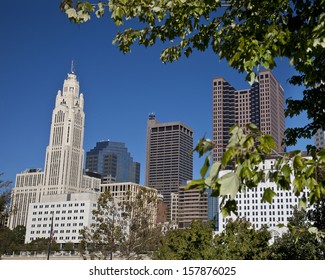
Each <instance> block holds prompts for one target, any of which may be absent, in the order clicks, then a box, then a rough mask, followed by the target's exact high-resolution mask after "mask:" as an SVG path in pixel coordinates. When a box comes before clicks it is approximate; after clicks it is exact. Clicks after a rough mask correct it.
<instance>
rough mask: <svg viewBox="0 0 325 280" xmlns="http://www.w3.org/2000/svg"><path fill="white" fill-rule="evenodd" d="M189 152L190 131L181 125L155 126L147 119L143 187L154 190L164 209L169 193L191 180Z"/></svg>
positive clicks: (163, 124) (166, 124)
mask: <svg viewBox="0 0 325 280" xmlns="http://www.w3.org/2000/svg"><path fill="white" fill-rule="evenodd" d="M192 150H193V130H192V129H191V128H189V127H188V126H186V125H184V124H182V123H181V122H169V123H159V121H158V120H156V117H155V115H154V114H150V115H149V120H148V122H147V147H146V177H145V185H146V186H148V187H152V188H155V189H157V190H158V193H159V194H162V195H163V197H164V202H165V203H166V204H167V206H168V208H170V199H171V193H177V192H178V187H179V186H180V185H181V184H182V183H184V182H186V181H187V180H191V179H192V176H193V155H192ZM168 211H170V209H169V210H168ZM167 216H168V217H170V215H169V214H167Z"/></svg>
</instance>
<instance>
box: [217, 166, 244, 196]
mask: <svg viewBox="0 0 325 280" xmlns="http://www.w3.org/2000/svg"><path fill="white" fill-rule="evenodd" d="M218 183H219V184H220V185H221V187H220V195H228V194H229V195H230V197H231V199H234V198H235V196H236V194H237V192H238V189H239V178H238V175H237V174H236V173H233V172H229V173H227V174H225V175H223V176H222V177H220V179H219V180H218Z"/></svg>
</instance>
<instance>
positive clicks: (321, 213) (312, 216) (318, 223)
mask: <svg viewBox="0 0 325 280" xmlns="http://www.w3.org/2000/svg"><path fill="white" fill-rule="evenodd" d="M307 217H308V220H309V221H311V223H312V225H313V226H314V227H317V228H318V229H319V230H325V197H322V198H321V199H320V200H319V201H318V202H317V203H315V205H314V207H313V209H310V210H308V212H307Z"/></svg>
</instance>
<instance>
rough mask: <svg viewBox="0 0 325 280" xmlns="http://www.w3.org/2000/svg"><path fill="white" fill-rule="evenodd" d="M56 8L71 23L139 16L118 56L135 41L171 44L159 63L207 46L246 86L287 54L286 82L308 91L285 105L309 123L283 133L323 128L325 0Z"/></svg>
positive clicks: (166, 1)
mask: <svg viewBox="0 0 325 280" xmlns="http://www.w3.org/2000/svg"><path fill="white" fill-rule="evenodd" d="M60 7H61V9H62V10H63V11H64V12H65V13H66V14H67V16H68V18H69V19H70V20H71V21H73V22H75V23H83V22H86V21H88V20H90V17H91V15H92V14H93V13H94V14H95V15H96V16H97V17H103V16H105V15H106V14H107V10H108V11H109V14H110V17H111V19H112V20H113V21H114V22H115V24H116V25H117V26H120V25H122V24H124V23H125V22H126V21H129V20H132V19H138V20H139V21H140V23H141V24H140V28H138V29H137V28H126V29H125V30H124V31H123V32H118V33H117V35H116V37H115V39H114V40H113V43H115V44H117V45H118V47H119V49H120V50H121V51H122V52H123V53H127V52H130V50H131V46H132V45H133V44H135V43H136V42H137V43H139V44H140V45H144V46H145V47H148V46H152V45H154V44H156V43H157V42H158V41H161V42H163V43H165V42H169V44H168V45H167V47H166V48H165V49H164V50H163V51H162V52H161V56H160V58H161V60H162V61H163V62H172V61H176V60H178V59H179V58H180V57H181V56H182V55H185V56H186V57H188V56H190V55H191V53H192V52H193V50H198V51H205V50H206V49H207V48H209V47H210V48H211V49H212V50H213V51H214V52H215V53H216V55H218V56H219V57H220V58H221V59H226V60H227V61H228V62H229V65H230V66H231V67H233V68H235V69H237V70H238V71H239V72H246V73H247V80H249V81H250V82H251V83H252V82H253V81H254V80H255V79H256V70H258V69H259V67H261V66H262V67H264V68H266V69H268V68H270V69H272V68H274V67H275V66H276V58H277V57H281V58H282V57H286V58H288V59H289V60H290V63H291V64H292V65H293V67H294V68H295V70H297V73H298V74H297V75H295V76H293V77H292V78H291V79H290V82H291V83H292V84H295V85H304V86H306V90H305V91H304V97H303V99H302V100H291V99H290V100H287V112H286V115H287V116H289V117H294V116H296V115H299V114H300V113H301V112H303V111H307V115H308V118H309V119H310V121H311V123H309V124H308V125H306V126H304V127H300V128H298V127H297V128H290V129H288V130H287V132H286V140H285V141H286V143H287V145H293V144H295V143H296V139H297V137H311V136H312V135H313V134H314V133H315V132H316V131H317V129H319V128H323V129H325V121H324V117H325V113H324V110H323V109H324V108H325V97H324V96H325V95H324V89H325V86H324V85H323V84H322V83H323V82H324V80H325V78H324V69H323V68H324V63H325V50H324V47H325V32H324V30H325V28H324V26H325V13H324V10H325V0H306V1H302V0H274V1H259V0H242V1H238V0H229V1H220V0H207V1H198V0H186V1H185V0H176V1H170V0H157V1H152V0H136V1H126V0H108V1H99V2H98V3H97V4H91V3H90V2H88V1H73V0H63V1H62V2H61V5H60ZM137 26H139V25H138V24H137Z"/></svg>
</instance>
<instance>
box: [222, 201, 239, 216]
mask: <svg viewBox="0 0 325 280" xmlns="http://www.w3.org/2000/svg"><path fill="white" fill-rule="evenodd" d="M221 213H222V216H223V217H227V216H229V215H231V213H234V214H235V215H237V214H238V213H237V203H236V201H235V200H228V201H227V202H226V204H225V205H224V206H223V207H222V208H221Z"/></svg>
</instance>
